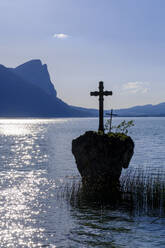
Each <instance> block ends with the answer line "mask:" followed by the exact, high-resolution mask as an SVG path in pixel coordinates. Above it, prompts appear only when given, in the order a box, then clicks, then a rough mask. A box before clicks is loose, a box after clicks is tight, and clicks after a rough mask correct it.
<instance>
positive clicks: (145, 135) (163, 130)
mask: <svg viewBox="0 0 165 248" xmlns="http://www.w3.org/2000/svg"><path fill="white" fill-rule="evenodd" d="M125 119H128V120H130V118H125ZM131 119H134V120H135V127H133V128H132V129H131V131H130V135H131V136H132V137H133V139H134V141H135V153H134V156H133V158H132V160H131V163H130V167H131V168H144V169H145V168H150V172H151V173H155V171H156V170H159V169H161V170H163V169H164V168H165V159H164V158H165V118H131ZM121 120H122V119H120V118H115V119H114V124H115V123H119V122H121ZM97 126H98V120H97V119H95V118H93V119H92V118H91V119H90V118H89V119H77V118H75V119H47V120H42V119H0V247H58V248H60V247H67V248H68V247H70V248H74V247H75V248H77V247H80V248H81V247H82V248H86V247H99V248H100V247H108V248H109V247H112V248H121V247H130V248H136V247H137V248H139V247H141V248H143V247H145V248H152V247H159V248H161V247H162V248H164V247H165V219H164V218H156V216H152V215H151V216H148V215H143V216H140V215H134V214H131V213H130V212H129V211H127V210H119V209H111V208H109V207H99V206H97V205H93V206H86V205H83V204H82V206H81V205H80V206H74V205H73V204H70V202H69V201H67V199H66V198H65V197H62V194H61V195H60V194H59V192H61V191H62V190H63V189H64V188H65V186H66V187H67V185H68V184H72V182H73V181H75V180H79V179H80V177H79V173H78V171H77V168H76V164H75V161H74V158H73V156H72V153H71V142H72V139H73V138H76V137H78V136H79V135H81V134H83V133H84V132H85V131H86V130H96V129H97Z"/></svg>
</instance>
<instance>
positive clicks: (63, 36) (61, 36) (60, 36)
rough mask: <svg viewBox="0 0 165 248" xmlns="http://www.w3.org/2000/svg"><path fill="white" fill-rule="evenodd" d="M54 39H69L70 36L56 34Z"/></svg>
mask: <svg viewBox="0 0 165 248" xmlns="http://www.w3.org/2000/svg"><path fill="white" fill-rule="evenodd" d="M53 37H54V38H57V39H67V38H68V37H69V35H67V34H54V35H53Z"/></svg>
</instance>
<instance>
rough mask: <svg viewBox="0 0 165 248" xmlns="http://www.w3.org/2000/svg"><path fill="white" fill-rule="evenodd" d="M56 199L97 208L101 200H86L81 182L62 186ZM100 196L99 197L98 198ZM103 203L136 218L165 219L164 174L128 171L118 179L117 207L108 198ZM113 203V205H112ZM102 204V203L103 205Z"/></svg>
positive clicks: (136, 170) (139, 170) (145, 170)
mask: <svg viewBox="0 0 165 248" xmlns="http://www.w3.org/2000/svg"><path fill="white" fill-rule="evenodd" d="M58 196H59V197H60V198H62V199H63V198H65V199H67V201H68V202H70V203H71V205H74V206H83V205H86V206H88V205H91V204H92V205H93V203H94V204H95V205H100V204H102V201H99V200H100V199H99V198H98V199H96V198H94V200H93V199H92V197H91V196H92V195H90V198H89V197H88V198H86V194H85V192H84V189H83V185H82V183H81V179H76V180H71V181H69V182H68V183H66V184H64V185H63V187H62V188H61V190H60V192H59V194H58ZM98 196H99V195H98ZM105 196H106V197H107V198H106V200H110V201H105V202H106V204H107V205H108V204H109V206H110V207H112V208H113V209H114V208H116V207H117V208H121V209H125V210H128V211H131V213H132V214H135V215H149V216H157V217H165V172H162V171H158V170H157V171H156V170H155V173H154V174H153V173H151V170H150V168H148V169H133V168H132V169H127V170H124V171H123V173H122V175H121V177H120V194H119V195H118V196H119V199H118V202H117V204H116V198H115V201H114V202H113V199H112V198H111V195H110V194H109V193H107V195H106V194H105ZM113 203H114V204H113ZM103 204H104V203H103Z"/></svg>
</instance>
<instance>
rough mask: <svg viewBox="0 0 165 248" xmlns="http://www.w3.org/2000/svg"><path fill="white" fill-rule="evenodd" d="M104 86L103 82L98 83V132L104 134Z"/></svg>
mask: <svg viewBox="0 0 165 248" xmlns="http://www.w3.org/2000/svg"><path fill="white" fill-rule="evenodd" d="M103 91H104V86H103V82H99V131H103V132H104V113H103V112H104V97H103Z"/></svg>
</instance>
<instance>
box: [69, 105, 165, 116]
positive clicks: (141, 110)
mask: <svg viewBox="0 0 165 248" xmlns="http://www.w3.org/2000/svg"><path fill="white" fill-rule="evenodd" d="M72 107H73V106H72ZM73 108H74V109H76V110H79V111H80V110H81V111H84V112H86V111H87V112H88V113H89V112H90V113H91V114H93V116H98V115H99V112H98V110H97V109H88V108H81V107H73ZM107 113H110V110H105V111H104V114H105V116H106V114H107ZM114 114H117V116H121V117H122V116H123V117H143V116H144V117H149V116H153V117H163V116H165V102H163V103H160V104H157V105H152V104H148V105H144V106H135V107H131V108H125V109H114Z"/></svg>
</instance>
